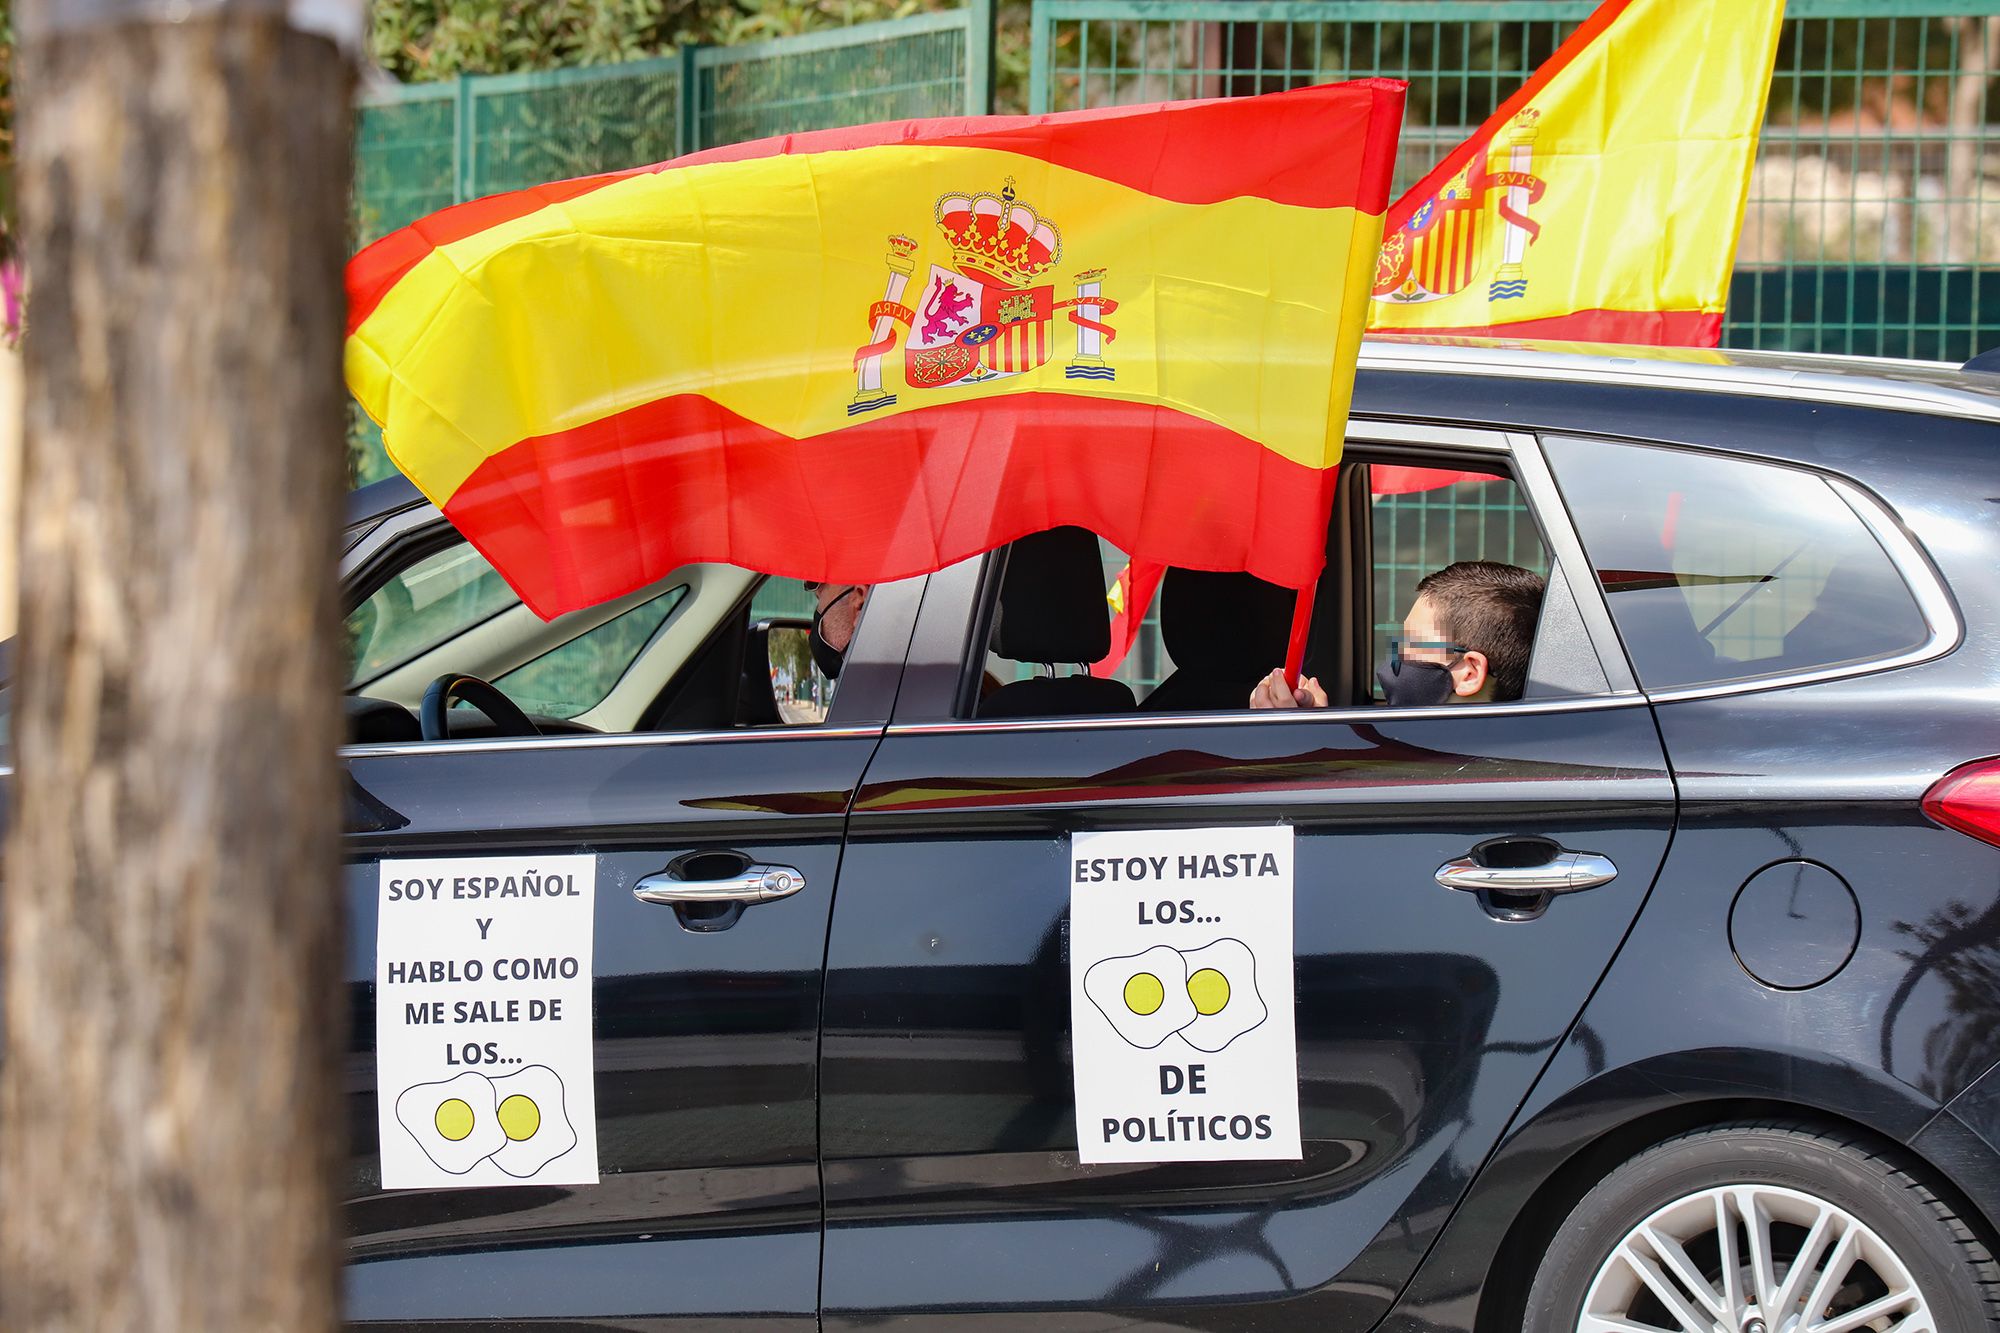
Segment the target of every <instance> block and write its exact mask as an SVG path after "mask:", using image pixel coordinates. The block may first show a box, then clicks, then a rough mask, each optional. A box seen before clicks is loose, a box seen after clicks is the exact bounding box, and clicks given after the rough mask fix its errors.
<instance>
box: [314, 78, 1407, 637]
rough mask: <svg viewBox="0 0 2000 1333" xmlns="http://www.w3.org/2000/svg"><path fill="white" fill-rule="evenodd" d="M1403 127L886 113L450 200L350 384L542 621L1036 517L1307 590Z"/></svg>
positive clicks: (1330, 115)
mask: <svg viewBox="0 0 2000 1333" xmlns="http://www.w3.org/2000/svg"><path fill="white" fill-rule="evenodd" d="M1402 107H1403V85H1402V84H1400V83H1395V82H1390V81H1385V80H1373V81H1367V82H1362V83H1353V84H1343V85H1335V86H1329V87H1319V88H1307V89H1301V90H1297V91H1293V92H1287V93H1279V94H1274V95H1271V96H1267V97H1258V98H1246V99H1242V100H1237V101H1220V102H1195V103H1173V104H1166V105H1161V106H1152V107H1133V108H1120V109H1116V110H1110V111H1092V112H1082V113H1075V114H1067V115H1056V116H1039V117H975V118H965V119H956V120H934V121H912V122H904V123H900V124H892V125H878V126H870V127H866V128H863V129H856V130H838V131H826V132H821V133H814V134H803V135H796V136H792V137H789V138H784V139H775V140H766V141H763V142H759V143H753V144H743V145H738V146H735V147H731V148H724V149H719V150H715V151H711V152H707V153H701V154H696V155H694V156H691V157H687V158H682V159H679V160H677V161H674V162H670V163H666V164H664V165H662V166H657V167H647V168H641V169H639V170H636V171H631V172H624V173H618V174H613V175H607V176H599V177H592V178H589V179H585V180H579V181H568V182H563V183H560V184H557V185H552V186H544V187H540V188H538V189H534V190H528V191H523V192H521V193H518V194H511V195H500V196H495V197H493V198H489V199H482V200H476V201H474V202H472V203H469V204H463V205H460V206H458V207H456V208H451V209H446V210H444V211H443V212H441V213H438V214H435V215H433V216H432V217H429V218H426V219H424V220H422V221H420V222H418V223H416V224H414V225H413V226H411V227H409V228H406V229H405V230H403V231H401V232H398V233H395V234H394V235H391V236H389V237H386V238H384V239H383V240H382V241H380V242H378V243H376V244H375V245H373V246H371V247H369V248H368V249H367V250H364V251H363V252H362V253H361V254H360V255H358V256H356V257H355V259H354V260H353V261H352V262H351V264H350V265H349V269H348V294H349V338H348V344H347V376H348V382H349V384H350V386H351V387H352V388H353V390H354V393H355V396H356V397H357V398H358V399H359V400H360V401H361V403H362V405H363V407H364V408H365V409H366V410H367V411H368V412H369V414H370V415H371V416H373V417H374V418H375V420H376V421H378V422H379V423H381V425H382V429H383V439H384V443H385V445H386V447H387V449H388V452H389V455H390V457H391V458H392V459H393V460H394V461H395V462H396V464H397V466H398V467H400V468H401V469H402V470H403V471H404V472H405V473H407V474H408V475H409V476H410V477H411V479H412V480H414V481H415V482H416V483H417V485H418V486H419V487H421V488H422V489H423V491H424V493H425V494H426V495H428V496H430V498H431V499H432V500H433V501H435V502H437V504H438V505H439V506H440V507H441V508H442V509H443V510H444V512H445V513H446V514H447V515H448V516H449V517H450V518H451V519H452V521H453V522H454V523H455V524H456V525H457V526H458V527H459V529H460V530H461V531H463V532H464V533H465V534H466V536H467V537H468V538H469V539H470V540H471V541H472V542H473V544H474V545H476V546H477V547H478V548H479V549H480V550H481V552H482V553H483V554H485V555H486V557H487V558H488V559H489V560H490V561H491V562H492V563H493V565H494V567H495V568H496V569H498V570H499V571H500V572H501V574H502V575H504V576H505V577H506V578H507V580H508V581H509V582H510V583H511V584H512V585H513V586H514V587H515V589H516V590H517V591H518V592H519V593H520V594H521V597H522V600H523V601H525V602H526V603H527V604H528V605H529V606H530V607H532V608H533V609H534V610H536V611H537V612H538V613H540V614H542V615H544V616H553V615H556V614H558V613H561V612H563V611H567V610H571V609H575V608H578V607H583V606H589V605H592V604H595V603H598V602H601V601H604V600H607V599H609V598H612V597H616V596H618V595H620V594H622V593H624V592H627V591H630V590H632V589H634V588H637V587H640V586H643V585H644V584H647V583H649V582H652V581H653V580H655V579H658V578H660V577H662V576H663V575H665V574H666V573H668V572H669V571H670V570H672V569H673V568H675V567H676V566H678V565H681V564H684V563H687V562H690V561H697V560H712V561H724V562H728V563H732V564H737V565H742V566H745V567H747V568H751V569H756V570H760V571H763V572H766V573H772V574H783V575H791V576H795V577H801V578H813V579H829V580H838V581H842V582H853V583H867V582H877V581H881V580H886V579H893V578H899V577H904V576H908V575H913V574H919V573H923V572H926V571H928V570H933V569H937V568H940V567H942V566H944V565H946V564H949V563H951V562H953V561H956V560H960V559H963V558H965V557H968V556H971V555H976V554H978V553H980V552H982V551H985V550H989V549H991V548H993V547H996V546H999V545H1001V544H1003V543H1006V542H1008V541H1011V540H1013V539H1014V538H1016V537H1019V536H1022V535H1024V534H1026V533H1029V532H1034V531H1039V530H1041V529H1045V528H1050V527H1054V526H1058V525H1063V524H1077V525H1081V526H1085V527H1088V528H1090V529H1092V530H1093V531H1095V532H1098V533H1100V534H1102V535H1103V536H1105V537H1106V538H1108V539H1110V540H1111V541H1113V542H1115V543H1116V544H1118V545H1119V546H1120V547H1122V548H1123V549H1125V550H1128V551H1131V552H1134V553H1135V554H1139V555H1143V556H1145V557H1148V558H1151V559H1156V560H1159V561H1162V562H1165V563H1169V564H1176V565H1184V566H1190V567H1194V568H1201V569H1218V570H1247V571H1249V572H1251V573H1253V574H1256V575H1259V576H1260V577H1262V578H1265V579H1267V580H1270V581H1272V582H1275V583H1280V584H1284V585H1286V586H1290V587H1307V586H1310V584H1311V583H1312V581H1313V579H1314V577H1315V575H1316V574H1317V572H1318V570H1319V567H1320V564H1321V563H1322V560H1323V552H1324V543H1325V527H1326V517H1327V510H1328V507H1329V505H1330V503H1331V498H1332V491H1333V483H1334V465H1335V463H1336V462H1337V461H1338V457H1339V451H1340V442H1341V436H1342V432H1343V428H1344V425H1345V422H1346V416H1347V407H1348V401H1349V397H1350V394H1351V392H1352V386H1353V378H1354V363H1355V357H1356V354H1357V351H1358V347H1359V343H1360V338H1361V333H1362V329H1363V326H1364V324H1365V322H1366V319H1367V307H1368V302H1369V295H1370V292H1369V289H1370V285H1371V281H1372V279H1373V275H1374V273H1375V269H1376V257H1377V253H1378V251H1379V247H1380V240H1381V226H1382V216H1383V213H1384V212H1385V210H1386V207H1387V192H1388V184H1389V175H1390V167H1391V164H1392V161H1393V159H1394V156H1395V145H1396V133H1397V129H1398V126H1399V125H1400V122H1401V117H1402Z"/></svg>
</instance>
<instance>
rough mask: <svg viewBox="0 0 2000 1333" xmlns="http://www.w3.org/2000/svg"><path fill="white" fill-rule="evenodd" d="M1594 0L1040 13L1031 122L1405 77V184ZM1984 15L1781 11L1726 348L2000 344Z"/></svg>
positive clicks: (1907, 352) (1400, 181)
mask: <svg viewBox="0 0 2000 1333" xmlns="http://www.w3.org/2000/svg"><path fill="white" fill-rule="evenodd" d="M1595 8H1596V0H1276V2H1264V0H1249V2H1238V0H1036V2H1035V5H1034V11H1033V19H1032V23H1033V33H1032V55H1031V60H1032V65H1031V71H1030V81H1029V106H1030V109H1032V110H1035V111H1062V110H1070V109H1075V108H1081V107H1094V106H1111V105H1121V104H1130V103H1135V102H1150V101H1159V100H1164V99H1170V98H1184V97H1223V96H1241V95H1246V94H1252V93H1260V92H1275V91H1277V90H1279V89H1281V88H1290V87H1297V86H1301V85H1304V84H1308V83H1316V82H1324V81H1327V80H1331V79H1342V78H1360V77H1366V76H1370V75H1390V76H1395V77H1399V78H1407V79H1409V80H1410V99H1409V110H1408V114H1407V118H1406V122H1405V125H1404V130H1403V144H1402V151H1401V154H1400V156H1399V158H1398V160H1397V164H1396V189H1397V190H1399V191H1400V190H1402V189H1404V188H1407V187H1408V186H1409V185H1411V184H1414V183H1415V182H1416V181H1417V180H1418V179H1420V178H1421V177H1422V176H1423V174H1424V173H1425V172H1426V171H1428V170H1429V169H1430V167H1431V166H1432V165H1433V164H1434V163H1436V162H1437V161H1438V159H1439V158H1441V157H1442V156H1443V155H1444V154H1445V153H1446V152H1448V151H1449V150H1450V149H1451V148H1452V147H1453V146H1454V145H1456V144H1457V143H1459V142H1460V141H1462V140H1463V139H1464V138H1465V136H1466V135H1467V134H1469V133H1470V132H1471V131H1472V130H1473V128H1475V127H1476V126H1477V125H1479V124H1480V122H1482V121H1483V120H1484V119H1485V118H1486V117H1487V116H1488V115H1490V114H1491V113H1492V112H1493V111H1494V109H1495V108H1497V107H1498V106H1499V104H1500V103H1501V102H1502V101H1503V100H1505V98H1506V97H1507V96H1508V95H1509V94H1510V93H1512V92H1513V91H1514V90H1515V89H1516V88H1518V87H1519V86H1520V84H1521V82H1522V81H1523V80H1524V79H1525V78H1526V77H1527V76H1528V75H1529V74H1530V73H1531V72H1532V71H1533V70H1534V69H1535V67H1536V66H1538V65H1539V64H1541V63H1542V61H1544V60H1546V59H1547V58H1548V57H1549V55H1550V54H1552V53H1553V52H1554V50H1555V48H1556V46H1557V45H1558V44H1559V43H1560V42H1561V41H1562V39H1563V38H1564V37H1566V36H1567V35H1568V34H1569V33H1570V32H1571V31H1572V30H1573V29H1574V28H1575V27H1576V25H1577V24H1578V23H1579V22H1581V21H1582V20H1583V19H1584V18H1585V17H1586V16H1587V15H1588V14H1589V13H1590V12H1591V11H1592V10H1593V9H1595ZM1995 14H1996V5H1995V4H1994V3H1993V0H1790V4H1789V5H1788V6H1787V19H1786V24H1785V33H1784V37H1783V40H1782V43H1781V44H1780V47H1779V51H1778V63H1777V70H1776V74H1775V77H1774V80H1773V83H1772V90H1771V104H1770V112H1769V115H1768V117H1767V119H1766V122H1765V128H1764V140H1763V147H1762V151H1761V153H1760V155H1759V160H1758V162H1757V166H1756V172H1755V175H1754V177H1753V179H1752V183H1751V194H1750V200H1749V205H1748V208H1747V210H1746V213H1745V217H1744V228H1743V239H1742V244H1741V247H1740V249H1739V251H1738V257H1737V271H1736V276H1735V280H1734V282H1733V284H1732V288H1731V294H1730V303H1729V313H1728V321H1727V324H1726V326H1725V329H1724V334H1723V339H1724V342H1725V343H1726V344H1727V345H1730V346H1737V347H1768V348H1788V349H1794V350H1806V351H1826V352H1848V353H1858V354H1870V355H1886V356H1914V357H1925V358H1939V359H1947V360H1963V359H1964V358H1966V357H1967V356H1970V355H1971V354H1972V353H1973V352H1975V351H1978V350H1982V349H1984V348H1986V347H1990V346H1994V345H2000V276H1996V275H1995V274H1994V273H1992V272H1991V271H1990V266H1991V265H1993V264H1994V263H1995V262H1996V261H2000V141H1996V140H1995V138H1994V133H1993V112H1994V110H1995V108H1994V107H1993V105H1992V102H1991V99H1990V98H1989V95H1988V94H1989V87H1990V84H1991V79H1992V77H1993V74H1994V72H1995V70H1996V58H2000V17H1995V16H1994V15H1995Z"/></svg>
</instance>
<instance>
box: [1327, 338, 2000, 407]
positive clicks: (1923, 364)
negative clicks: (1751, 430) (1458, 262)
mask: <svg viewBox="0 0 2000 1333" xmlns="http://www.w3.org/2000/svg"><path fill="white" fill-rule="evenodd" d="M1361 369H1362V371H1363V373H1366V372H1368V371H1371V370H1375V371H1389V372H1405V373H1411V372H1414V373H1419V374H1423V373H1433V374H1441V375H1455V376H1464V375H1473V376H1492V377H1497V378H1504V379H1513V380H1528V381H1543V382H1550V383H1560V382H1565V381H1566V382H1570V383H1582V384H1599V385H1605V384H1616V385H1629V386H1633V387H1639V388H1652V389H1685V390H1694V391H1697V392H1710V393H1720V394H1737V395H1744V396H1749V397H1758V398H1789V399H1796V400H1803V401H1811V402H1823V403H1839V404H1843V405H1848V406H1855V407H1873V408H1885V409H1889V410H1893V411H1907V412H1927V413H1931V414H1934V415H1940V416H1952V417H1961V418H1965V419H1969V420H1974V421H2000V375H1992V374H1986V373H1983V372H1978V371H1966V370H1962V369H1960V368H1959V367H1958V366H1955V365H1952V364H1950V363H1948V362H1943V361H1901V360H1894V359H1890V358H1885V357H1866V356H1829V355H1824V354H1808V353H1802V352H1754V351H1747V350H1743V349H1739V348H1706V347H1625V346H1615V345H1611V344H1601V343H1600V344H1593V343H1563V342H1531V341H1522V340H1516V339H1500V338H1442V337H1405V336H1397V337H1391V338H1369V339H1367V340H1366V341H1364V342H1363V343H1362V345H1361Z"/></svg>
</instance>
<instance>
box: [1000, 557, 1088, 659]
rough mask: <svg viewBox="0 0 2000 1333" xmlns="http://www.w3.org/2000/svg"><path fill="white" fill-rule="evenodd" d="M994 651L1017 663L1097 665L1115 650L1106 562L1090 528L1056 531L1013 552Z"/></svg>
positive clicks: (1004, 582) (1002, 586)
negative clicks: (1113, 648) (1107, 603)
mask: <svg viewBox="0 0 2000 1333" xmlns="http://www.w3.org/2000/svg"><path fill="white" fill-rule="evenodd" d="M993 651H994V652H996V653H999V654H1000V656H1002V657H1005V658H1009V659H1011V660H1013V661H1016V662H1095V661H1097V660H1098V659H1100V658H1102V657H1104V656H1105V655H1106V654H1107V653H1109V652H1110V651H1111V609H1110V607H1108V606H1107V605H1106V604H1105V601H1104V560H1103V558H1102V557H1101V556H1100V555H1099V554H1098V546H1097V538H1096V537H1095V536H1093V535H1092V534H1091V532H1090V530H1089V529H1087V528H1051V529H1049V530H1048V531H1047V532H1037V533H1034V534H1033V535H1031V536H1027V537H1023V538H1021V540H1019V541H1017V542H1015V543H1014V544H1013V546H1012V547H1010V548H1009V549H1008V551H1007V575H1006V577H1005V579H1003V580H1002V581H1001V584H1000V620H999V623H998V624H997V625H995V626H994V628H993Z"/></svg>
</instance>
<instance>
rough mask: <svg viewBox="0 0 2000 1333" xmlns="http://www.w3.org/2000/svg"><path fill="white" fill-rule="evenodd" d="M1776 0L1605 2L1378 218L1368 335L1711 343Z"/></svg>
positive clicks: (1760, 110)
mask: <svg viewBox="0 0 2000 1333" xmlns="http://www.w3.org/2000/svg"><path fill="white" fill-rule="evenodd" d="M1784 9H1785V6H1784V0H1604V3H1603V4H1602V5H1600V6H1599V7H1598V9H1597V11H1596V12H1595V13H1594V14H1592V15H1591V16H1590V18H1589V20H1588V21H1586V22H1585V23H1584V24H1583V25H1582V26H1581V27H1579V28H1578V29H1577V30H1576V32H1575V33H1573V34H1572V35H1571V36H1570V38H1569V40H1567V41H1565V42H1564V43H1563V44H1562V47H1561V48H1560V49H1559V50H1557V52H1556V53H1555V55H1554V56H1552V57H1551V58H1550V59H1549V61H1548V62H1547V63H1546V64H1544V65H1543V66H1542V67H1541V68H1540V69H1538V70H1536V71H1535V74H1534V77H1533V78H1531V79H1529V80H1528V82H1527V84H1526V85H1525V86H1523V87H1522V88H1521V90H1520V91H1519V92H1517V93H1515V94H1514V95H1513V96H1512V97H1510V98H1508V99H1507V101H1506V102H1505V103H1504V104H1503V105H1502V106H1501V107H1500V109H1499V110H1498V111H1497V112H1496V113H1494V115H1493V116H1492V118H1491V119H1489V120H1488V121H1487V122H1486V123H1485V124H1484V125H1483V126H1481V127H1480V129H1479V131H1478V132H1477V133H1475V134H1474V135H1473V136H1472V137H1471V138H1470V139H1467V140H1466V141H1465V142H1464V143H1463V144H1460V145H1459V146H1458V148H1456V149H1454V150H1453V151H1452V153H1451V154H1450V155H1449V156H1447V157H1446V158H1445V160H1444V161H1443V162H1441V163H1439V164H1438V166H1437V168H1436V169H1435V170H1433V171H1432V172H1431V173H1430V174H1429V175H1428V176H1426V177H1424V179H1423V180H1421V181H1419V182H1418V183H1417V184H1416V186H1414V187H1413V188H1412V189H1411V190H1410V191H1409V193H1407V194H1405V195H1404V196H1403V197H1402V198H1401V199H1399V200H1397V201H1396V203H1395V205H1394V206H1393V207H1391V208H1390V210H1389V218H1388V236H1387V238H1386V239H1385V241H1384V242H1383V246H1382V264H1381V270H1380V272H1379V273H1378V274H1377V276H1376V282H1375V306H1374V310H1373V311H1372V313H1371V314H1370V316H1369V323H1370V325H1371V326H1372V327H1373V328H1374V330H1375V331H1377V332H1382V333H1432V334H1492V335H1501V336H1508V337H1516V338H1562V339H1572V340H1577V341H1585V342H1618V343H1650V344H1667V345H1674V344H1680V345H1692V346H1700V347H1713V346H1715V345H1716V343H1717V342H1718V341H1720V339H1721V335H1722V309H1723V302H1724V300H1725V298H1726V297H1727V296H1728V295H1729V274H1730V267H1731V264H1732V263H1733V261H1734V258H1735V255H1736V238H1737V234H1738V232H1739V231H1740V230H1741V228H1742V225H1743V204H1744V200H1745V199H1746V197H1747V196H1748V193H1749V188H1750V168H1751V165H1752V163H1753V161H1754V159H1755V157H1756V154H1757V134H1758V128H1759V126H1760V125H1761V124H1762V123H1763V119H1764V103H1765V99H1766V96H1767V95H1768V94H1769V92H1770V88H1771V65H1772V62H1773V61H1774V60H1775V59H1776V57H1777V49H1778V36H1779V30H1780V28H1781V27H1782V25H1783V18H1784Z"/></svg>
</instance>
